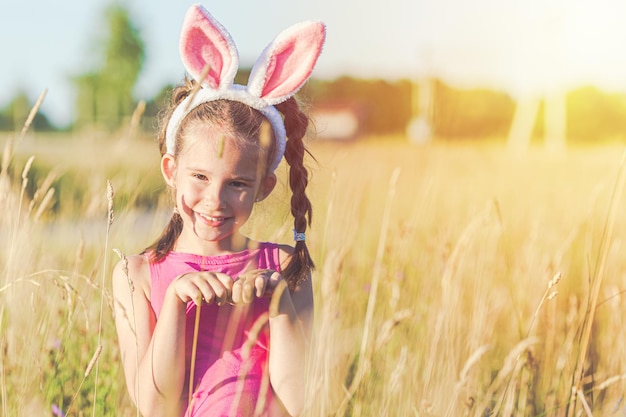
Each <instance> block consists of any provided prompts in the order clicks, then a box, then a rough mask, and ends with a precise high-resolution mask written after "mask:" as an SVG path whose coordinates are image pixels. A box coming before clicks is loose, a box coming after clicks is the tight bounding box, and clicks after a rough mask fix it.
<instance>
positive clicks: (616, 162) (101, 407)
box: [0, 133, 626, 417]
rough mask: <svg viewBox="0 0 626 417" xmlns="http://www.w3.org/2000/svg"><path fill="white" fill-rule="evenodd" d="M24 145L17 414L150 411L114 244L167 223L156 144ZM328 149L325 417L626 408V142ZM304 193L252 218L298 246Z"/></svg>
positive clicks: (321, 376) (8, 202)
mask: <svg viewBox="0 0 626 417" xmlns="http://www.w3.org/2000/svg"><path fill="white" fill-rule="evenodd" d="M6 137H8V135H7V136H6ZM2 139H3V140H5V138H2ZM5 141H6V142H8V139H6V140H5ZM14 142H15V143H14V151H10V150H9V148H7V147H6V146H5V147H4V148H3V149H4V151H3V161H4V162H3V167H4V168H5V170H4V171H3V173H2V174H0V187H1V188H0V208H1V209H2V213H3V215H2V216H1V217H0V230H1V232H0V267H1V271H2V277H1V278H0V335H1V341H0V353H1V355H0V386H1V398H0V415H3V416H7V417H9V416H32V415H37V416H39V415H97V416H132V415H135V410H134V408H133V407H132V406H131V404H130V403H129V401H128V398H127V395H126V388H125V386H124V385H123V382H122V381H123V379H122V378H123V376H122V370H121V366H120V361H119V354H118V350H117V344H116V339H115V330H114V325H113V318H112V303H113V302H114V300H112V298H111V293H110V272H111V268H112V265H113V264H114V262H116V261H117V256H116V255H115V253H114V252H113V249H114V248H117V249H119V250H121V251H122V252H124V253H136V252H138V251H140V250H141V249H143V247H144V246H146V245H147V244H148V243H150V242H151V241H152V240H153V239H154V238H155V237H156V235H157V234H158V232H160V229H161V227H162V226H163V225H164V222H165V221H166V219H167V216H168V214H167V213H168V212H169V208H168V207H169V202H168V199H167V196H166V195H165V193H164V190H163V187H162V185H161V179H160V176H159V172H158V154H157V150H156V145H155V144H154V143H152V142H151V141H150V140H146V139H133V140H130V139H120V138H114V139H107V138H99V137H96V136H95V135H93V134H89V133H87V134H85V135H80V134H73V135H72V136H71V137H62V136H59V137H50V136H45V135H38V134H28V135H27V136H26V137H25V139H24V140H23V141H21V143H20V141H19V140H15V141H14ZM311 150H312V152H313V154H314V155H315V156H316V158H317V162H316V163H315V162H311V163H310V167H311V170H312V181H311V188H310V195H311V197H312V200H313V203H314V209H315V212H314V219H313V220H314V225H313V229H312V230H311V231H310V232H309V233H307V240H308V241H309V242H310V247H311V250H312V253H313V255H314V258H315V260H316V263H317V266H318V268H317V270H316V272H315V273H314V288H315V292H316V338H315V355H314V359H313V361H312V363H311V364H310V365H311V379H310V383H309V390H308V392H309V406H308V407H307V412H306V415H307V416H330V415H337V416H344V415H345V416H348V415H349V416H486V415H502V416H565V415H568V416H578V415H584V416H589V415H609V414H610V415H624V414H625V413H626V406H625V405H624V404H623V402H622V398H623V395H624V392H625V389H626V361H625V359H624V358H626V352H625V350H626V344H625V343H623V341H624V340H626V326H625V325H624V324H625V323H624V320H626V319H625V318H626V311H625V305H626V304H625V303H624V302H623V299H624V295H623V292H624V290H626V256H624V253H625V252H624V251H625V250H626V240H625V239H626V216H624V215H623V213H624V203H622V202H620V198H621V197H623V186H622V184H621V180H622V179H623V178H622V177H621V176H620V167H621V166H622V164H623V162H622V154H623V146H621V145H606V146H602V147H584V148H575V149H569V150H567V151H564V152H562V153H558V154H556V153H548V152H545V151H544V150H543V149H539V148H536V149H535V148H533V149H529V150H528V152H526V153H525V154H523V155H520V154H517V155H514V154H512V153H511V152H509V151H508V150H507V148H506V147H504V146H502V145H497V144H493V143H492V144H479V143H467V144H459V143H445V142H443V143H437V142H435V143H433V144H431V145H428V146H413V145H410V144H408V143H406V142H405V141H403V140H401V139H400V138H377V139H374V138H371V139H368V140H364V141H360V142H358V141H357V142H352V143H347V144H337V143H315V142H313V143H312V144H311ZM11 155H13V158H11V159H10V158H9V156H11ZM31 155H34V156H35V159H34V160H33V161H32V165H29V162H27V161H28V159H29V157H30V156H31ZM279 171H280V173H281V174H282V175H283V176H284V172H283V171H284V168H279ZM107 180H110V182H111V184H112V186H113V188H114V189H115V197H114V198H113V200H112V201H113V207H114V210H115V219H114V220H113V222H112V224H111V225H110V227H109V224H108V214H107V210H108V204H109V201H108V200H107V198H106V195H107V185H106V184H107ZM281 182H284V181H281ZM52 189H54V191H49V190H52ZM46 196H49V197H46ZM287 199H288V193H287V191H286V190H285V188H284V187H279V188H278V189H277V190H276V191H275V192H274V193H273V195H272V196H271V198H270V199H269V200H268V201H266V202H263V203H261V205H260V206H259V207H258V208H259V210H256V211H255V213H254V216H253V219H252V220H251V222H250V224H249V225H248V226H247V230H248V232H249V234H250V235H251V236H252V237H254V238H257V239H264V240H270V239H275V240H279V241H284V242H289V240H290V236H289V235H290V233H291V226H290V223H289V222H290V218H289V216H288V211H287V203H286V201H287ZM107 229H109V230H108V231H107ZM99 346H100V347H101V348H99ZM95 358H97V361H94V360H95ZM90 362H91V363H90ZM612 413H614V414H612Z"/></svg>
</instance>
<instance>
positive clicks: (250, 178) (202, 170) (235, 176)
mask: <svg viewBox="0 0 626 417" xmlns="http://www.w3.org/2000/svg"><path fill="white" fill-rule="evenodd" d="M185 169H186V170H187V171H189V172H199V173H201V174H209V173H210V171H209V170H207V169H205V168H197V167H193V166H188V167H186V168H185ZM231 180H242V181H249V182H254V181H256V176H249V175H246V174H237V173H236V172H234V173H233V175H231Z"/></svg>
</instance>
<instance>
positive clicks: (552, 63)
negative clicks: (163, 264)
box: [0, 0, 626, 123]
mask: <svg viewBox="0 0 626 417" xmlns="http://www.w3.org/2000/svg"><path fill="white" fill-rule="evenodd" d="M110 2H111V0H57V1H54V2H51V1H47V0H30V1H28V2H24V1H22V0H2V9H1V12H0V56H1V57H2V61H1V62H0V107H2V106H4V105H5V104H6V103H7V102H8V101H9V100H10V99H11V98H12V97H13V95H14V94H15V93H16V92H17V91H18V90H20V89H21V90H25V91H26V92H27V94H28V95H29V97H31V99H32V100H35V98H36V97H37V96H38V95H39V93H40V92H41V91H42V90H43V89H44V88H48V96H47V97H46V101H45V103H44V106H43V111H44V112H45V113H46V114H47V115H48V116H49V117H50V118H51V119H52V120H53V121H54V122H57V123H66V122H68V121H70V120H71V118H72V107H73V90H72V84H71V82H70V78H71V77H72V76H73V75H76V74H80V73H82V72H84V71H86V70H88V69H89V68H90V66H92V65H93V64H94V63H95V62H96V61H97V56H96V55H95V54H94V50H95V48H94V45H96V44H97V40H98V39H100V38H101V37H102V36H103V33H102V29H103V27H102V14H103V9H104V7H105V6H106V5H107V4H109V3H110ZM194 2H196V1H187V0H184V1H181V0H170V1H162V2H157V1H154V0H152V1H149V0H128V1H126V2H125V3H124V4H126V5H127V6H128V7H129V8H130V10H131V14H132V16H133V18H134V20H135V21H136V23H137V25H138V27H139V28H140V30H141V34H142V37H143V38H144V40H145V42H146V52H147V59H146V63H145V67H144V70H143V72H142V74H141V77H140V80H139V84H138V86H137V91H136V95H137V97H138V98H149V97H152V96H153V95H154V94H155V93H156V92H157V91H158V90H159V89H160V87H161V86H162V85H164V84H166V83H171V82H177V81H179V80H180V79H182V77H183V74H184V72H183V69H182V64H181V63H180V59H179V56H178V50H177V42H178V34H179V31H180V25H181V22H182V18H183V15H184V13H185V11H186V10H187V8H188V7H189V5H191V4H192V3H194ZM202 4H203V5H204V6H205V7H206V8H207V9H209V10H210V11H211V13H212V14H213V15H214V16H215V17H216V18H217V19H218V20H219V21H220V22H222V23H223V24H224V26H226V28H228V30H229V32H230V33H231V34H232V36H233V38H234V40H235V42H236V44H237V46H238V48H239V53H240V55H241V65H242V66H244V65H251V64H252V63H253V61H254V60H255V59H256V56H257V55H258V53H259V52H260V51H261V50H262V49H263V48H264V47H265V45H266V44H267V43H268V42H269V41H270V40H271V39H272V38H273V37H274V36H275V35H276V34H278V33H279V32H280V31H281V30H282V29H283V28H285V27H287V26H289V25H291V24H293V23H295V22H298V21H301V20H307V19H315V20H322V21H324V22H325V23H326V24H327V26H328V35H327V43H326V46H325V49H324V53H323V54H322V57H321V58H320V61H319V62H318V66H317V68H316V71H315V76H317V77H320V78H327V79H331V78H334V77H337V76H340V75H344V74H345V75H353V76H359V77H381V78H388V79H397V78H401V77H417V76H420V75H424V74H434V75H437V76H440V77H442V78H443V79H445V80H447V81H448V82H450V83H452V84H456V85H459V86H486V87H494V88H501V89H505V90H507V91H509V92H511V93H512V94H519V93H521V92H528V91H535V92H541V91H545V90H549V89H552V88H564V87H571V86H573V85H580V84H595V85H598V86H600V87H602V88H605V89H609V90H616V91H617V90H619V91H626V48H625V45H626V24H624V22H626V2H625V1H623V0H523V1H522V0H436V1H435V0H385V1H380V0H377V1H374V0H315V1H300V0H266V1H264V2H260V1H258V0H245V1H234V0H221V1H218V0H207V1H204V2H203V3H202Z"/></svg>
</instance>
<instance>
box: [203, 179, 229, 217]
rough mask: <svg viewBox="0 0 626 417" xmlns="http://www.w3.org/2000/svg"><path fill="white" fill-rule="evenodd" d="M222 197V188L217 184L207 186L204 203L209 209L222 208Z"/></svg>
mask: <svg viewBox="0 0 626 417" xmlns="http://www.w3.org/2000/svg"><path fill="white" fill-rule="evenodd" d="M223 197H224V187H223V186H222V185H221V184H218V183H215V182H213V183H211V184H209V185H208V186H207V187H206V189H205V192H204V203H205V204H206V206H207V207H208V208H210V209H213V210H215V209H219V208H222V204H223Z"/></svg>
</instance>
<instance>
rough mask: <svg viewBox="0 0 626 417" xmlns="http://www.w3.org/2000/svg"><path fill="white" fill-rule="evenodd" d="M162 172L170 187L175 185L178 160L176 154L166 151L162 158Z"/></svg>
mask: <svg viewBox="0 0 626 417" xmlns="http://www.w3.org/2000/svg"><path fill="white" fill-rule="evenodd" d="M161 174H163V178H164V179H165V182H166V183H167V185H169V186H170V187H175V186H176V183H175V176H176V160H175V159H174V155H171V154H169V153H166V154H164V155H163V157H162V158H161Z"/></svg>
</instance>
